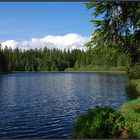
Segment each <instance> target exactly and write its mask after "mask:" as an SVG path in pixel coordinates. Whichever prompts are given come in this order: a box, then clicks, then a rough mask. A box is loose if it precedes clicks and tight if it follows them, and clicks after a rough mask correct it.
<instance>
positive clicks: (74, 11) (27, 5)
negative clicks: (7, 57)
mask: <svg viewBox="0 0 140 140" xmlns="http://www.w3.org/2000/svg"><path fill="white" fill-rule="evenodd" d="M90 14H91V11H89V10H87V9H86V5H85V3H84V2H1V3H0V42H1V44H2V46H6V45H7V46H8V47H10V46H11V47H12V48H15V47H17V46H18V47H19V48H24V49H28V48H36V47H37V48H38V47H44V46H46V45H47V46H48V48H60V49H64V48H69V49H70V48H73V49H74V48H82V47H83V44H84V43H85V42H86V41H87V40H88V39H89V37H90V36H91V34H92V32H93V29H94V28H93V25H92V23H90V22H89V20H90V19H91V18H92V17H91V15H90Z"/></svg>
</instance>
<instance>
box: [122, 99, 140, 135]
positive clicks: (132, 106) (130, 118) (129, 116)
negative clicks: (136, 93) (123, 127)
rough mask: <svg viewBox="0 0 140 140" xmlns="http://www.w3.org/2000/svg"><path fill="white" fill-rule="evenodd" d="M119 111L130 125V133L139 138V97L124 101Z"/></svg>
mask: <svg viewBox="0 0 140 140" xmlns="http://www.w3.org/2000/svg"><path fill="white" fill-rule="evenodd" d="M120 111H121V113H122V115H123V116H124V117H125V119H126V121H127V122H128V123H129V125H130V126H131V135H132V136H133V137H134V138H140V97H139V98H137V99H135V100H132V101H128V102H126V103H125V104H124V105H123V106H122V107H121V109H120Z"/></svg>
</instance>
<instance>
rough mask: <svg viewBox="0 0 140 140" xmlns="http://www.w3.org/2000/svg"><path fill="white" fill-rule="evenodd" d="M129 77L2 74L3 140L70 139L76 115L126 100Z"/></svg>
mask: <svg viewBox="0 0 140 140" xmlns="http://www.w3.org/2000/svg"><path fill="white" fill-rule="evenodd" d="M126 82H127V77H125V76H123V75H108V74H104V73H88V72H87V73H19V74H5V75H0V138H69V137H70V136H69V135H70V134H71V132H72V124H73V121H74V119H75V117H76V115H77V114H79V113H84V112H85V111H86V110H87V109H88V108H92V107H94V106H96V105H102V106H109V107H112V108H114V109H119V107H120V106H121V105H122V104H123V103H124V102H126V101H127V96H126V93H125V90H124V87H125V84H126Z"/></svg>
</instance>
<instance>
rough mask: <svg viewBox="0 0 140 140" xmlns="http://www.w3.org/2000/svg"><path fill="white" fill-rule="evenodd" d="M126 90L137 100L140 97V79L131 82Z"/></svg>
mask: <svg viewBox="0 0 140 140" xmlns="http://www.w3.org/2000/svg"><path fill="white" fill-rule="evenodd" d="M125 90H126V93H127V94H128V95H129V97H130V98H137V97H138V96H140V79H133V80H132V79H131V80H129V81H128V84H127V86H126V88H125Z"/></svg>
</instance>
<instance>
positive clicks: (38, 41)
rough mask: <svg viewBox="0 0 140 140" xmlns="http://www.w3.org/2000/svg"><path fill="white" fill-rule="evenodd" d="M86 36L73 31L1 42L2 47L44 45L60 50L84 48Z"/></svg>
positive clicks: (25, 47)
mask: <svg viewBox="0 0 140 140" xmlns="http://www.w3.org/2000/svg"><path fill="white" fill-rule="evenodd" d="M88 39H89V38H88V37H83V36H81V35H79V34H75V33H69V34H67V35H64V36H55V35H47V36H45V37H43V38H32V39H31V40H29V41H22V42H17V41H15V40H7V41H4V42H1V45H2V47H3V48H4V47H5V46H7V47H11V48H13V49H14V48H16V47H18V48H20V49H22V50H23V49H25V50H27V49H31V48H32V49H34V48H44V47H45V46H46V47H47V48H49V49H52V48H58V49H61V50H64V49H66V50H67V49H70V50H71V49H83V50H86V48H85V47H84V46H83V45H84V44H85V43H86V42H87V40H88Z"/></svg>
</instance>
